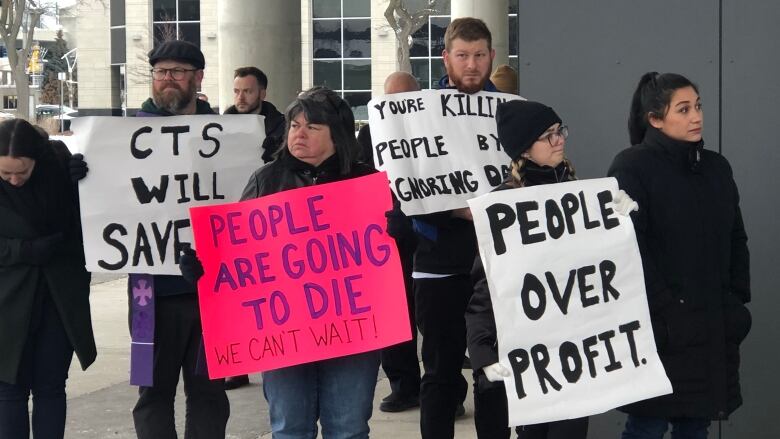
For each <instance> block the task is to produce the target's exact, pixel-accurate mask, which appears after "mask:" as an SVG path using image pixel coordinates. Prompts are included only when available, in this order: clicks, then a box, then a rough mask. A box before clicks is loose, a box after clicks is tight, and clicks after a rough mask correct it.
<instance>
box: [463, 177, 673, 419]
mask: <svg viewBox="0 0 780 439" xmlns="http://www.w3.org/2000/svg"><path fill="white" fill-rule="evenodd" d="M617 187H618V186H617V180H615V179H614V178H602V179H595V180H580V181H574V182H567V183H559V184H548V185H540V186H531V187H528V188H522V189H512V190H505V191H498V192H494V193H491V194H488V195H485V196H482V197H479V198H475V199H472V200H470V201H469V206H470V207H471V211H472V214H473V216H474V225H475V227H476V231H477V239H478V240H479V252H480V256H481V258H482V261H483V263H484V266H485V273H486V275H487V281H488V286H489V288H490V297H491V300H492V302H493V311H494V315H495V319H496V328H497V330H498V353H499V362H500V363H501V364H502V365H503V366H505V367H506V368H507V369H509V370H511V371H512V374H511V376H509V377H508V378H507V379H506V380H505V381H504V383H505V384H506V389H507V398H508V402H509V422H510V425H512V426H515V425H530V424H537V423H541V422H549V421H556V420H562V419H571V418H578V417H582V416H589V415H593V414H597V413H602V412H605V411H607V410H609V409H612V408H615V407H618V406H621V405H625V404H628V403H631V402H635V401H639V400H643V399H647V398H651V397H655V396H659V395H664V394H667V393H671V391H672V387H671V383H670V382H669V380H668V378H667V377H666V373H665V371H664V368H663V365H662V364H661V361H660V359H659V357H658V354H657V352H656V347H655V341H654V339H653V332H652V326H651V323H650V314H649V311H648V306H647V296H646V293H645V283H644V274H643V272H642V260H641V258H640V255H639V247H638V246H637V243H636V235H635V233H634V227H633V225H632V223H631V219H630V217H628V216H621V215H619V214H618V213H616V212H614V211H613V209H612V208H613V206H614V205H613V203H612V195H611V194H612V193H613V192H612V191H615V190H617ZM641 208H642V206H640V209H641Z"/></svg>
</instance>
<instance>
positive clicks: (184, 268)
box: [179, 244, 203, 285]
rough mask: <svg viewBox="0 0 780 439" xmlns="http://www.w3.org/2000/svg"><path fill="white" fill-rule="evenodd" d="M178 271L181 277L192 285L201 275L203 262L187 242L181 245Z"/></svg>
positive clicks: (195, 283) (196, 282)
mask: <svg viewBox="0 0 780 439" xmlns="http://www.w3.org/2000/svg"><path fill="white" fill-rule="evenodd" d="M179 271H181V275H182V277H183V278H184V279H185V280H186V281H187V282H189V283H191V284H193V285H198V279H200V277H201V276H203V264H201V263H200V259H198V255H197V254H195V250H193V249H192V247H190V245H189V244H185V245H183V246H182V249H181V257H179Z"/></svg>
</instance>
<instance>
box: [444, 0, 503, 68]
mask: <svg viewBox="0 0 780 439" xmlns="http://www.w3.org/2000/svg"><path fill="white" fill-rule="evenodd" d="M451 7H452V19H453V20H454V19H456V18H459V17H474V18H480V19H482V20H483V21H484V22H485V23H486V24H487V26H488V29H490V33H491V35H492V36H493V48H494V49H496V59H495V60H494V61H493V66H497V65H500V64H509V20H508V18H507V14H508V11H509V2H508V0H490V1H484V0H452V6H451ZM512 38H516V37H512Z"/></svg>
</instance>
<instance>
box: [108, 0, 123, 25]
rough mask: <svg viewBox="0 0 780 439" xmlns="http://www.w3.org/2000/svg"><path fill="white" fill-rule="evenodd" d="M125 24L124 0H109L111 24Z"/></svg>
mask: <svg viewBox="0 0 780 439" xmlns="http://www.w3.org/2000/svg"><path fill="white" fill-rule="evenodd" d="M124 25H125V0H111V26H124Z"/></svg>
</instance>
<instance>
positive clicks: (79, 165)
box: [68, 153, 89, 183]
mask: <svg viewBox="0 0 780 439" xmlns="http://www.w3.org/2000/svg"><path fill="white" fill-rule="evenodd" d="M68 171H69V172H70V181H72V182H74V183H76V182H77V181H79V180H81V179H82V178H84V177H86V176H87V171H89V168H88V167H87V162H85V161H84V155H83V154H80V153H76V154H73V155H72V156H70V160H68Z"/></svg>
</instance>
